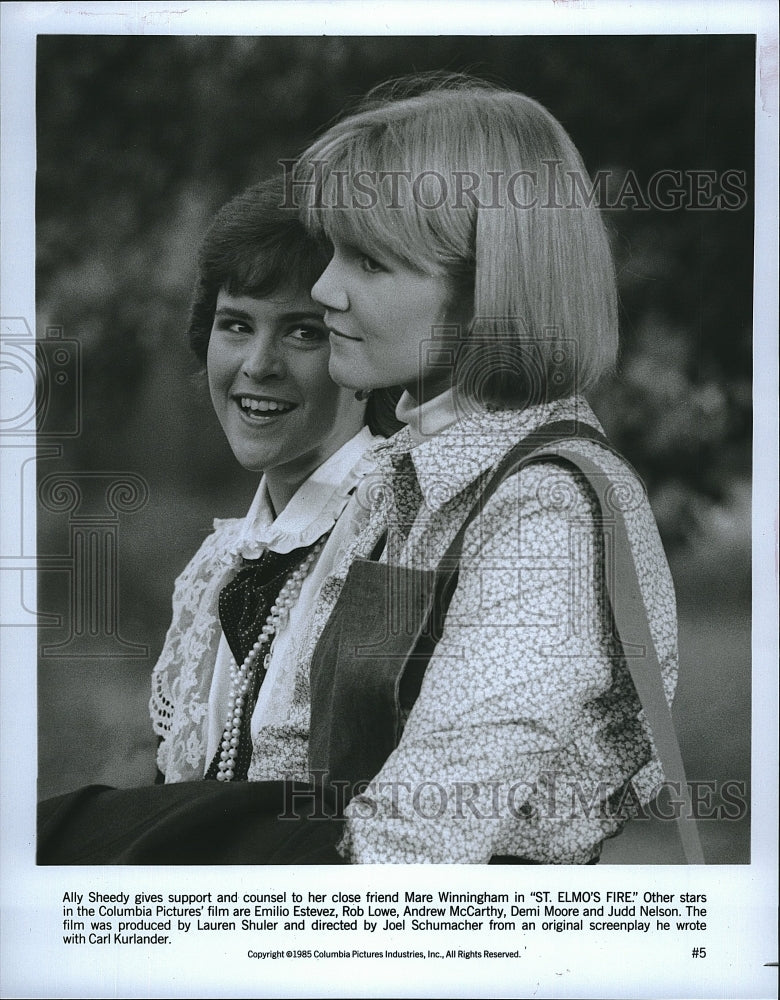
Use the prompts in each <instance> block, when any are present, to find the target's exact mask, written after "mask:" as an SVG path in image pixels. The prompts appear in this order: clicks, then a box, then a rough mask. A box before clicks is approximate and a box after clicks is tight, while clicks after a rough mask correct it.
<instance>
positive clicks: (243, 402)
mask: <svg viewBox="0 0 780 1000" xmlns="http://www.w3.org/2000/svg"><path fill="white" fill-rule="evenodd" d="M236 402H237V403H238V406H239V409H240V410H241V414H242V416H244V417H246V419H247V420H250V421H253V422H256V423H267V422H268V421H269V420H272V419H274V418H276V417H280V416H283V415H284V414H285V413H290V411H291V410H294V409H295V408H296V406H297V405H298V404H297V403H290V402H288V401H287V400H285V399H271V398H270V397H261V398H257V397H255V396H237V397H236Z"/></svg>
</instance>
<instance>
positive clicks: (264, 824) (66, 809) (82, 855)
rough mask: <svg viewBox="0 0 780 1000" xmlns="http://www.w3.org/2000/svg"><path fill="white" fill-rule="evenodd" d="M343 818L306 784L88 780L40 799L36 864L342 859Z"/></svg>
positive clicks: (287, 862)
mask: <svg viewBox="0 0 780 1000" xmlns="http://www.w3.org/2000/svg"><path fill="white" fill-rule="evenodd" d="M341 828H342V820H341V819H340V818H339V817H338V816H337V815H334V807H333V803H332V802H329V801H327V800H325V799H323V797H322V795H321V794H320V793H318V792H315V790H314V789H313V788H312V787H311V786H310V785H304V784H300V783H294V782H282V781H250V782H239V783H237V784H232V783H226V784H222V783H219V782H212V781H197V782H195V781H190V782H181V783H180V784H174V785H150V786H149V787H145V788H109V787H107V786H106V785H88V786H87V787H86V788H80V789H79V790H78V791H76V792H71V793H69V794H67V795H59V796H57V797H56V798H53V799H47V800H46V801H45V802H41V803H40V805H39V806H38V854H37V862H38V864H39V865H248V864H267V865H292V864H296V865H343V864H347V862H345V861H344V859H343V858H342V857H341V855H340V854H339V853H338V851H337V850H336V848H335V844H336V843H337V842H338V840H339V839H340V838H341Z"/></svg>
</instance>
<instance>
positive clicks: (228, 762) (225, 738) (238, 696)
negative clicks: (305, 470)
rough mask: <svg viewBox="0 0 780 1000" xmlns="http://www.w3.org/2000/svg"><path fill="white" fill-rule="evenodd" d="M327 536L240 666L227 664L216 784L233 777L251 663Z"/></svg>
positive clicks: (293, 577) (288, 585)
mask: <svg viewBox="0 0 780 1000" xmlns="http://www.w3.org/2000/svg"><path fill="white" fill-rule="evenodd" d="M326 538H327V535H323V537H322V538H320V540H319V541H318V542H317V543H316V545H315V546H314V548H313V549H312V550H311V552H309V554H308V555H307V556H306V558H305V559H304V560H303V562H302V563H301V564H300V566H299V567H298V568H297V569H296V570H295V571H294V572H293V573H291V574H290V576H289V577H288V579H287V580H286V582H285V584H284V586H283V587H282V589H281V590H280V591H279V596H278V597H277V598H276V603H275V604H273V605H272V607H271V611H270V613H269V615H268V617H267V618H266V620H265V625H263V627H262V628H261V629H260V634H259V635H258V637H257V641H256V642H255V643H254V645H253V646H252V648H251V649H250V650H249V652H248V653H247V655H246V657H245V658H244V662H243V663H242V664H241V666H240V667H239V666H238V664H237V663H236V661H235V659H234V658H231V660H230V697H229V699H228V713H227V714H228V717H227V722H226V724H225V728H224V730H223V731H222V741H221V743H220V747H221V752H220V755H219V764H218V765H217V774H216V778H217V781H232V780H233V775H234V774H235V763H236V757H237V756H238V740H239V736H240V734H241V721H242V719H243V716H244V702H245V700H246V693H247V691H248V690H249V685H250V683H251V680H252V674H253V671H254V663H255V660H256V659H257V657H258V656H259V654H260V652H261V650H262V649H263V647H264V646H266V645H267V644H268V643H270V641H271V639H272V637H273V636H274V635H276V633H277V632H278V631H279V629H280V627H281V626H283V625H284V624H285V622H286V621H287V618H288V616H289V614H290V608H291V607H292V606H293V605H294V604H295V602H296V601H297V600H298V597H299V596H300V593H301V588H302V587H303V581H304V580H305V579H306V577H307V576H308V573H309V570H310V569H311V567H312V563H314V561H315V560H316V559H317V556H319V554H320V552H322V548H323V546H324V545H325V540H326ZM270 656H271V653H270V650H269V651H268V652H267V653H266V654H265V658H264V661H263V670H264V671H266V670H267V669H268V661H269V659H270Z"/></svg>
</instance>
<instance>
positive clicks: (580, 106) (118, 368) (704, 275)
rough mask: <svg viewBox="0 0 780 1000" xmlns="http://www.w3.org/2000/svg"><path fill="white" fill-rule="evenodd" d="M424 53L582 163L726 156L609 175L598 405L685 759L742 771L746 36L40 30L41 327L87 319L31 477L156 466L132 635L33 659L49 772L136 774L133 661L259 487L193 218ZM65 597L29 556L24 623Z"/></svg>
mask: <svg viewBox="0 0 780 1000" xmlns="http://www.w3.org/2000/svg"><path fill="white" fill-rule="evenodd" d="M431 69H444V70H451V71H467V72H472V73H474V74H475V75H478V76H482V77H485V78H488V79H490V80H494V81H496V82H499V83H502V84H505V85H507V86H509V87H511V88H514V89H517V90H520V91H523V92H524V93H527V94H529V95H530V96H532V97H535V98H537V99H538V100H539V101H541V103H542V104H544V105H545V106H546V107H548V108H549V109H550V110H551V111H552V112H553V114H554V115H555V116H556V117H557V118H558V119H559V120H560V121H561V122H562V123H563V124H564V126H565V127H566V128H567V130H568V131H569V133H570V134H571V135H572V137H573V139H574V141H575V143H576V145H577V146H578V148H579V149H580V151H581V153H582V154H583V158H584V160H585V163H586V166H587V167H588V169H589V170H590V172H591V174H594V173H595V172H596V171H598V170H601V169H606V170H610V171H612V172H613V176H614V177H619V176H621V175H625V173H626V172H627V171H633V172H634V174H635V175H636V177H637V178H638V180H639V182H640V183H641V184H643V185H644V184H646V183H647V181H648V179H649V178H650V177H651V176H652V175H653V174H654V173H655V172H656V171H659V170H679V171H694V170H695V171H702V170H707V171H714V172H715V173H716V175H717V176H718V177H720V176H722V174H723V172H724V171H727V170H731V171H734V170H736V171H743V172H744V176H745V188H746V191H747V196H748V197H747V202H746V204H745V206H744V207H742V208H740V209H739V210H727V209H721V210H713V209H710V210H692V209H691V208H690V207H685V206H683V207H680V208H678V209H675V210H668V211H661V210H659V209H656V208H652V207H650V208H643V207H641V206H633V207H632V205H631V202H630V200H628V199H627V200H624V201H623V203H622V205H621V206H620V207H617V208H615V209H613V210H608V211H606V213H605V217H606V221H607V224H608V226H609V229H610V233H611V237H612V240H613V246H614V251H615V257H616V261H617V268H618V275H619V287H620V296H621V308H622V333H623V348H622V359H621V364H620V371H619V372H618V376H617V377H616V378H615V379H613V380H612V381H611V382H609V383H608V384H606V385H604V386H603V387H602V388H601V389H600V391H599V392H598V394H597V395H596V396H595V397H594V398H593V403H594V405H595V407H596V409H597V411H598V413H599V415H600V416H601V417H602V419H603V421H604V423H605V424H606V426H607V428H608V430H609V432H610V433H611V436H612V438H613V440H614V441H615V443H616V444H617V446H618V447H620V448H621V449H622V450H623V451H624V452H625V454H626V455H627V456H628V457H629V459H630V460H631V461H632V463H633V464H634V465H635V466H636V468H637V469H638V470H639V471H640V473H641V474H642V476H643V477H644V478H645V480H646V482H647V485H648V489H649V492H650V497H651V502H652V503H653V507H654V510H655V512H656V515H657V517H658V520H659V524H660V527H661V530H662V534H663V536H664V540H665V543H666V545H667V548H668V551H669V554H670V558H671V561H672V565H673V570H674V573H675V578H676V582H677V587H678V598H679V605H680V614H681V656H682V669H683V673H682V675H681V682H680V691H679V695H678V702H677V705H676V709H675V712H676V717H677V718H678V722H679V724H680V730H681V740H682V744H683V751H684V753H685V756H686V759H687V760H688V765H689V771H690V774H691V776H692V777H694V778H702V779H719V780H723V779H727V778H728V779H734V780H745V781H746V780H747V779H748V778H749V759H750V719H749V708H750V626H749V615H750V467H751V447H750V443H751V364H752V344H751V331H752V315H751V305H752V263H753V260H752V257H753V227H752V219H753V198H752V176H753V160H754V156H753V118H754V95H753V81H754V39H753V38H752V37H751V36H747V35H745V36H647V37H643V36H633V37H631V36H619V37H617V36H609V37H606V36H605V37H583V36H576V37H542V36H539V37H526V36H523V37H518V36H506V37H471V36H468V37H467V36H463V37H459V36H446V37H444V36H442V37H386V38H383V37H194V36H193V37H176V38H169V37H124V36H122V37H120V36H61V35H60V36H40V37H39V43H38V84H37V87H38V89H37V118H38V136H37V143H38V150H37V154H38V172H37V245H38V259H37V298H38V320H37V322H38V332H39V336H43V335H44V331H45V330H46V328H48V327H51V326H56V327H62V329H63V334H64V336H65V337H67V338H71V339H74V340H77V341H78V342H79V344H80V350H81V359H82V386H83V397H82V429H81V432H80V434H79V435H78V436H76V437H74V438H72V439H69V440H63V454H62V457H61V458H59V459H56V460H51V459H48V460H42V461H41V463H40V469H39V474H40V477H41V478H43V477H44V476H46V475H48V474H49V473H51V472H62V471H68V470H82V471H106V470H110V471H114V472H133V473H136V474H138V475H140V476H142V477H143V478H144V480H145V481H146V482H147V483H148V486H149V494H150V499H149V502H148V503H147V504H146V506H145V507H144V508H143V509H142V510H140V511H139V512H137V513H134V514H127V515H125V516H123V517H122V518H121V523H120V528H119V536H118V537H119V582H118V587H119V605H118V612H119V630H120V633H121V634H122V635H123V636H125V637H126V638H127V639H128V640H130V641H133V642H136V643H141V644H143V645H146V646H147V647H148V649H149V655H148V657H146V658H143V657H142V658H135V659H129V658H128V659H124V658H121V657H119V658H117V657H113V658H112V657H109V658H106V659H105V660H103V661H100V660H97V661H95V660H91V661H87V660H83V659H79V658H78V657H70V658H64V657H58V656H54V657H44V658H43V659H42V666H41V686H40V708H39V718H40V733H41V738H40V794H41V795H47V794H53V793H55V792H59V791H62V790H66V789H68V788H72V787H75V786H76V785H78V784H82V783H86V782H87V781H94V780H107V781H110V782H112V783H117V784H132V783H133V782H135V781H139V780H144V778H145V777H147V776H148V761H149V759H150V758H149V754H150V752H151V747H152V740H151V737H150V733H149V732H148V728H149V727H148V724H147V722H146V709H145V702H146V700H147V697H148V677H149V671H150V669H151V665H152V664H153V662H154V659H155V657H156V654H157V652H158V651H159V648H160V646H161V643H162V639H163V636H164V632H165V629H166V627H167V624H168V620H169V614H170V593H171V589H172V585H173V579H174V577H175V576H176V575H177V574H178V572H180V570H181V569H182V568H183V566H184V564H185V563H186V561H187V560H188V558H189V557H190V556H191V554H192V553H193V552H194V550H195V548H196V547H197V545H198V544H199V542H200V540H201V538H202V537H203V536H204V534H205V533H207V532H208V531H209V530H210V526H211V519H212V518H213V517H214V516H221V517H225V516H235V515H240V514H242V513H243V512H244V511H245V509H246V506H247V505H248V503H249V500H250V499H251V496H252V495H253V493H254V490H255V488H256V478H255V477H253V476H251V475H250V474H248V473H246V472H244V471H243V470H241V469H240V468H238V467H237V466H236V463H235V461H234V460H233V458H232V455H231V453H230V451H229V449H228V447H227V445H226V443H225V442H224V440H223V438H222V435H221V432H220V430H219V427H218V425H217V421H216V419H215V418H214V417H213V414H212V413H211V411H210V404H209V401H208V394H207V391H206V388H205V380H204V379H203V377H202V375H201V374H199V373H198V369H197V365H196V363H195V362H194V360H193V359H192V358H191V357H190V355H189V351H188V347H187V345H186V339H185V330H186V323H187V313H188V304H189V294H190V291H191V287H192V284H193V280H194V261H195V254H196V252H197V247H198V243H199V240H200V238H201V236H202V234H203V232H204V230H205V228H206V226H207V225H208V221H209V219H210V217H211V215H212V214H213V213H214V211H215V210H216V209H217V208H218V207H219V206H220V205H221V204H222V203H223V202H224V201H225V200H227V199H228V198H229V197H231V196H232V195H233V194H235V193H236V192H238V191H239V190H241V189H242V188H243V187H245V186H246V185H248V184H250V183H252V182H253V181H255V180H256V179H258V178H259V177H261V176H263V175H267V174H269V173H270V172H272V171H274V170H276V169H278V167H277V161H278V159H279V158H280V157H290V156H294V155H295V154H296V153H297V152H299V151H300V150H301V149H303V148H304V147H305V146H306V144H307V143H308V142H309V141H310V140H311V139H312V138H313V137H314V136H315V135H317V134H318V132H319V131H321V130H322V128H323V127H324V126H326V125H327V124H329V123H330V122H331V121H333V120H334V119H335V118H336V117H337V116H338V115H339V114H340V113H341V112H342V111H343V110H344V109H345V107H347V106H348V105H350V104H351V102H353V101H354V100H355V99H356V98H357V97H359V96H360V95H361V94H363V93H364V92H365V91H366V90H367V89H368V88H369V87H371V86H373V85H374V84H376V83H378V82H380V81H382V80H385V79H387V78H389V77H392V76H398V75H400V74H404V73H408V72H417V71H425V70H431ZM52 405H53V406H54V407H55V408H56V405H57V400H56V398H53V400H52ZM68 405H70V404H68ZM67 547H68V525H67V519H66V518H63V517H62V516H58V515H56V514H52V513H51V512H50V511H45V510H42V511H41V514H40V517H39V551H40V552H41V553H44V554H47V553H51V554H55V553H62V552H64V551H66V550H67ZM150 566H153V567H154V568H153V571H152V572H151V573H150V571H149V568H150ZM69 600H70V598H69V596H68V592H67V583H66V581H65V579H64V575H63V574H61V573H60V574H57V573H45V572H44V573H42V574H41V582H40V600H39V604H40V606H41V608H42V609H43V610H52V609H54V610H59V612H60V613H61V614H63V615H64V616H65V618H66V621H65V623H64V624H63V628H62V630H60V631H58V630H57V629H56V628H47V629H43V630H42V632H41V637H42V642H45V643H56V642H57V641H59V640H61V639H62V638H63V636H65V635H66V634H67V628H68V624H67V618H68V615H69V611H68V601H69ZM639 826H640V825H639V824H637V827H639ZM666 827H669V824H666V825H665V826H664V827H663V828H662V826H661V825H659V824H655V825H649V826H648V825H645V827H643V828H641V829H638V832H634V833H633V834H632V836H633V837H634V843H635V844H636V841H637V840H639V841H640V844H639V848H640V849H641V851H642V856H643V857H646V858H647V859H648V860H652V859H653V858H654V854H653V852H654V851H655V852H656V855H657V857H658V858H659V859H661V858H663V857H666V856H667V855H668V853H669V852H670V851H671V852H672V853H673V852H674V850H675V846H674V836H675V835H674V831H673V830H671V831H670V830H667V829H666ZM706 837H707V841H705V847H706V846H709V848H710V855H711V856H712V855H713V854H715V855H717V858H716V859H717V860H722V861H745V860H747V851H748V849H749V844H748V825H747V822H746V821H745V822H740V823H721V824H709V825H708V828H707V830H706ZM623 840H624V838H620V839H619V840H618V841H617V842H616V844H620V843H621V842H622V841H623ZM626 843H628V844H629V847H630V844H631V841H630V839H629V840H627V841H626ZM620 850H621V849H620V848H618V849H617V850H616V851H615V852H614V860H621V859H622V855H621V854H620ZM626 850H628V848H626ZM626 857H628V858H630V859H631V860H636V859H637V858H636V855H634V856H633V857H631V855H630V852H629V853H628V854H627V855H626Z"/></svg>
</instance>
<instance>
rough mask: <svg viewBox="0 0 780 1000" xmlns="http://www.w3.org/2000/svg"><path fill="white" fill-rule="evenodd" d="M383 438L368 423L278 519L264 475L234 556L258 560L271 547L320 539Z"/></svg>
mask: <svg viewBox="0 0 780 1000" xmlns="http://www.w3.org/2000/svg"><path fill="white" fill-rule="evenodd" d="M382 440H383V438H380V437H375V436H374V435H373V434H372V433H371V431H369V429H368V428H367V427H363V428H362V430H361V431H360V432H359V433H358V434H356V435H355V436H354V437H353V438H352V439H351V440H349V441H347V443H346V444H344V445H342V446H341V448H339V450H338V451H337V452H335V453H334V454H333V455H331V456H330V458H329V459H327V460H326V461H325V462H323V463H322V465H321V466H320V467H319V468H318V469H316V470H315V471H314V472H313V473H312V474H311V475H310V476H309V478H308V479H307V480H306V481H305V482H304V483H302V484H301V486H299V487H298V490H297V492H296V493H295V495H294V496H293V497H292V499H291V500H290V502H289V503H288V504H287V506H286V507H285V508H284V510H283V511H282V512H281V513H280V514H279V516H278V517H277V518H276V519H274V516H273V510H272V508H271V504H270V501H269V498H268V490H267V487H266V481H265V476H263V478H262V479H261V480H260V486H259V487H258V490H257V493H256V494H255V498H254V500H253V501H252V505H251V506H250V508H249V511H248V513H247V515H246V517H245V518H244V521H243V524H242V527H241V530H240V531H239V534H238V538H237V541H236V543H235V544H234V547H233V550H232V552H231V554H232V555H235V556H239V555H240V556H243V557H244V558H245V559H257V558H258V556H259V555H260V554H261V553H262V552H263V551H264V550H265V549H267V548H268V549H271V550H272V551H273V552H280V553H285V552H292V550H293V549H297V548H300V547H301V546H303V545H311V544H312V543H313V542H316V541H317V539H318V538H319V537H320V536H321V535H323V534H325V532H326V531H328V530H330V528H332V527H333V525H334V524H335V523H336V521H337V520H338V518H339V515H340V514H341V512H342V511H343V510H344V508H345V507H346V505H347V501H348V500H349V497H350V495H351V494H352V492H353V490H354V489H355V486H356V485H357V484H358V482H359V481H360V480H361V479H362V478H363V477H364V476H366V475H367V474H368V473H369V472H371V471H372V469H373V468H374V465H373V462H371V461H370V460H369V459H367V458H364V457H363V456H364V454H365V452H366V450H367V449H368V448H370V447H371V446H372V445H374V444H377V443H378V442H380V441H382Z"/></svg>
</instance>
